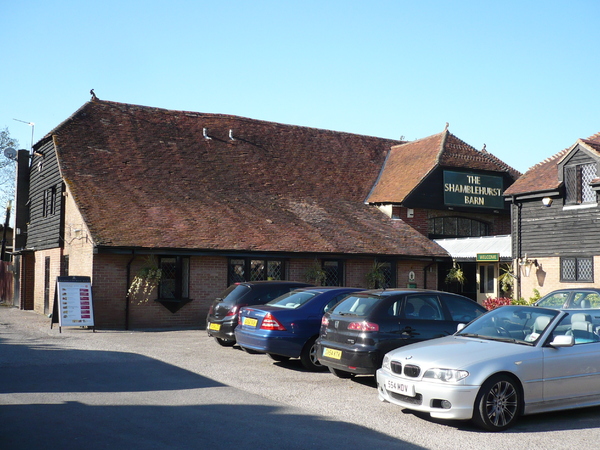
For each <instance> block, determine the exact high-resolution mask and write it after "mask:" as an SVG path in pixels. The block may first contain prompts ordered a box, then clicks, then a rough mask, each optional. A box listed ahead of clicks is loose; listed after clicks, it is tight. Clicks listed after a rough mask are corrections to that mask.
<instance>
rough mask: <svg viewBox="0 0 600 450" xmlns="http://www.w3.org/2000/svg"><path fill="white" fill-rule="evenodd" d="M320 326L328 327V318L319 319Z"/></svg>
mask: <svg viewBox="0 0 600 450" xmlns="http://www.w3.org/2000/svg"><path fill="white" fill-rule="evenodd" d="M321 325H323V326H324V327H326V326H328V325H329V318H328V317H325V316H323V318H322V319H321Z"/></svg>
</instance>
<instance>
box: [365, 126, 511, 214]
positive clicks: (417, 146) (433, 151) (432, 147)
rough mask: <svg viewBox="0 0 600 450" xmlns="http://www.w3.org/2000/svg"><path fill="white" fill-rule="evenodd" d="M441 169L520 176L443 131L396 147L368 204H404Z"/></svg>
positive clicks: (497, 160) (483, 152)
mask: <svg viewBox="0 0 600 450" xmlns="http://www.w3.org/2000/svg"><path fill="white" fill-rule="evenodd" d="M438 166H443V167H457V168H458V167H460V168H466V169H472V170H488V171H494V172H506V173H508V174H510V175H511V177H512V178H513V179H517V178H518V177H519V175H520V173H519V172H518V171H516V170H515V169H513V168H512V167H510V166H508V165H507V164H505V163H503V162H502V161H500V160H499V159H498V158H496V157H495V156H494V155H492V154H491V153H489V152H487V151H485V150H481V151H479V150H476V149H475V148H474V147H471V146H470V145H469V144H467V143H465V142H464V141H462V140H460V139H459V138H457V137H456V136H454V135H453V134H452V133H450V132H449V131H448V130H444V131H443V132H442V133H438V134H434V135H433V136H429V137H427V138H424V139H419V140H416V141H412V142H407V143H403V144H400V145H396V146H395V147H393V148H392V150H391V152H390V155H389V157H388V158H387V161H386V162H385V166H384V167H383V169H382V172H381V175H380V178H379V180H378V181H377V185H376V186H375V187H374V189H373V191H372V192H371V194H370V195H369V198H368V201H369V202H370V203H402V202H403V201H404V200H405V199H406V197H407V196H408V195H409V194H410V193H411V192H413V191H414V189H415V188H416V187H417V186H419V184H420V183H421V182H422V181H423V180H424V179H425V177H426V176H427V175H428V174H429V173H431V171H432V170H433V169H435V168H436V167H438Z"/></svg>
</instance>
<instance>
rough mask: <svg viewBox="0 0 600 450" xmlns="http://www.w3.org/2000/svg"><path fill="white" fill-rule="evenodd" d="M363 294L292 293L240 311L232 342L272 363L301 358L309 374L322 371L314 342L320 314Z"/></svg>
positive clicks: (317, 289) (348, 290) (331, 291)
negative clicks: (234, 341) (272, 360)
mask: <svg viewBox="0 0 600 450" xmlns="http://www.w3.org/2000/svg"><path fill="white" fill-rule="evenodd" d="M357 291H362V289H357V288H348V287H341V288H340V287H311V288H301V289H295V290H293V291H291V292H288V293H287V294H284V295H282V296H280V297H277V298H276V299H274V300H271V301H270V302H269V303H267V304H266V305H261V306H246V307H244V308H242V309H241V310H240V316H239V324H238V326H237V327H236V328H235V339H236V341H237V343H238V345H239V346H240V347H242V348H243V349H246V350H250V351H255V352H260V353H267V354H268V355H269V356H270V357H271V358H272V359H274V360H275V361H285V360H288V359H290V358H300V361H301V362H302V365H303V366H304V367H306V368H307V369H309V370H321V369H324V367H323V366H322V365H321V363H319V361H318V359H317V355H316V348H315V340H316V339H317V337H318V336H319V329H320V327H321V318H322V317H323V314H324V313H325V312H326V311H328V310H329V309H331V308H332V307H333V306H335V305H336V304H337V303H338V302H339V301H340V300H342V299H343V298H345V297H346V296H347V295H349V294H351V293H353V292H357Z"/></svg>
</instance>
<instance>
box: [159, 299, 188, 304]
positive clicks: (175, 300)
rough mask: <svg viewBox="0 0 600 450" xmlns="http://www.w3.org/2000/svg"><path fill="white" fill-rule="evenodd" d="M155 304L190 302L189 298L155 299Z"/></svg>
mask: <svg viewBox="0 0 600 450" xmlns="http://www.w3.org/2000/svg"><path fill="white" fill-rule="evenodd" d="M155 301H157V302H161V303H162V302H168V303H187V302H190V301H192V299H191V298H157V299H155Z"/></svg>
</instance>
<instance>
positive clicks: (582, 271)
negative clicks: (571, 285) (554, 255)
mask: <svg viewBox="0 0 600 450" xmlns="http://www.w3.org/2000/svg"><path fill="white" fill-rule="evenodd" d="M560 281H561V282H577V281H580V282H586V283H592V282H593V281H594V260H593V258H589V257H586V258H561V259H560Z"/></svg>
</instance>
